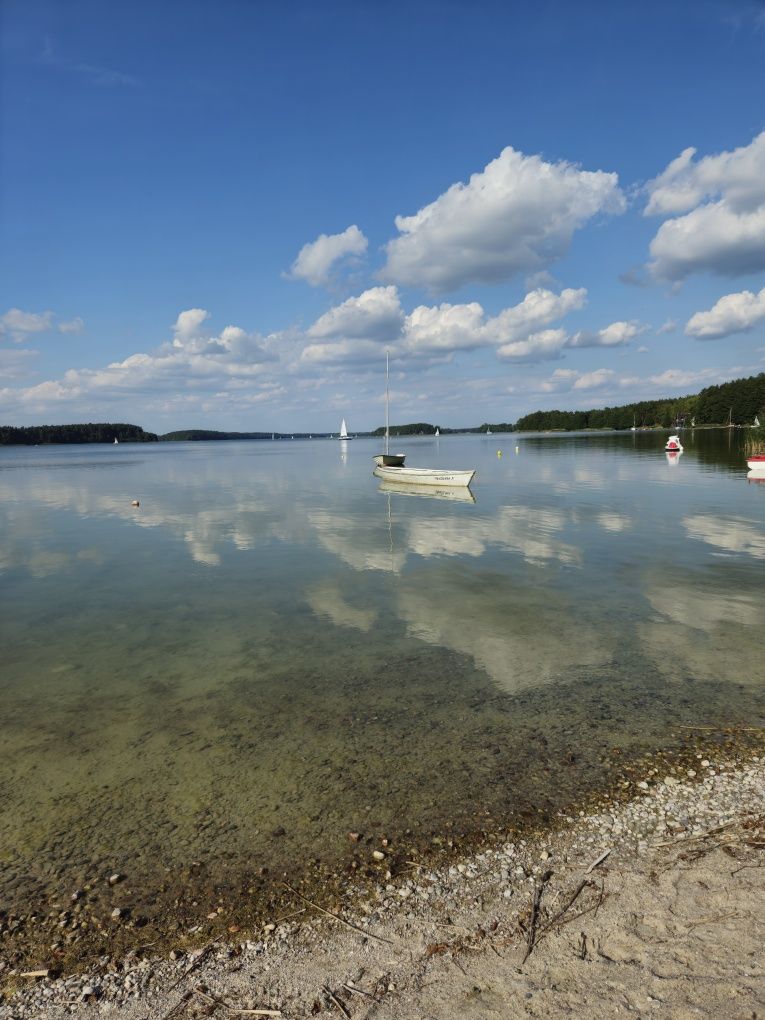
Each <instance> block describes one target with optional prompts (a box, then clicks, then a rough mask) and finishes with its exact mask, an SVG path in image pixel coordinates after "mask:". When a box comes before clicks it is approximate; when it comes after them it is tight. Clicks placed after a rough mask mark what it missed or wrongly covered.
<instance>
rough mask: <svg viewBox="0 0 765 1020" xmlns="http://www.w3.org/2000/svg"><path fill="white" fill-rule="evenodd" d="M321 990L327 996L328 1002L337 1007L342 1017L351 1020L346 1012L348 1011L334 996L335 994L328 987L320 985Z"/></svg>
mask: <svg viewBox="0 0 765 1020" xmlns="http://www.w3.org/2000/svg"><path fill="white" fill-rule="evenodd" d="M322 988H323V990H324V991H325V992H326V994H327V995H328V996H329V998H330V1001H331V1002H333V1003H334V1004H335V1006H337V1008H338V1009H339V1010H340V1012H341V1013H342V1014H343V1016H345V1017H347V1020H351V1014H350V1013H349V1012H348V1009H347V1008H346V1007H345V1006H344V1005H343V1004H342V1002H341V1001H340V1000H339V999H338V997H337V996H336V995H335V993H334V992H333V991H332V989H331V988H330V987H329V985H322Z"/></svg>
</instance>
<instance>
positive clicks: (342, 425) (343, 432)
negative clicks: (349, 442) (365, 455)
mask: <svg viewBox="0 0 765 1020" xmlns="http://www.w3.org/2000/svg"><path fill="white" fill-rule="evenodd" d="M337 438H338V439H342V440H346V439H353V436H349V435H348V429H347V428H346V427H345V418H343V420H342V421H341V422H340V435H339V436H338V437H337Z"/></svg>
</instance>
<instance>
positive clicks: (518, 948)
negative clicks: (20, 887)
mask: <svg viewBox="0 0 765 1020" xmlns="http://www.w3.org/2000/svg"><path fill="white" fill-rule="evenodd" d="M706 755H707V756H705V754H704V752H701V751H700V752H698V754H697V755H696V757H695V760H691V761H690V764H689V761H688V759H686V760H684V761H683V762H682V763H680V762H677V763H676V764H675V765H669V766H668V765H667V764H666V763H665V762H663V761H662V762H661V764H660V766H659V768H645V770H644V775H643V778H642V779H640V778H637V777H636V778H635V780H634V782H632V783H631V784H630V787H629V790H628V791H627V792H626V794H624V795H619V796H615V797H614V798H612V799H603V800H602V801H601V802H600V803H599V804H595V805H593V806H592V807H591V808H590V809H589V810H587V811H582V812H581V813H579V814H577V815H575V816H567V817H561V818H560V820H559V821H560V825H559V826H558V827H557V828H556V829H555V831H551V832H547V833H542V834H539V835H537V836H536V837H534V838H528V839H525V840H517V841H516V842H513V843H503V844H501V845H496V846H493V847H491V848H485V849H483V850H480V851H479V852H476V853H474V854H473V855H472V856H466V857H464V858H462V859H455V861H454V863H452V864H450V865H448V866H447V867H443V868H440V869H438V870H432V869H431V868H430V867H428V866H427V865H423V864H420V863H418V862H412V864H411V869H410V870H409V871H404V872H402V873H400V874H397V875H396V877H395V878H392V877H390V876H386V873H385V872H384V871H383V872H382V873H381V874H382V879H383V881H382V882H381V884H380V885H379V886H378V887H377V888H373V889H370V888H368V887H367V888H364V889H361V888H356V889H354V888H349V889H348V891H347V895H346V896H345V897H344V898H343V900H342V902H341V901H340V900H338V899H337V898H336V897H334V896H327V897H325V898H324V899H321V900H319V898H318V897H317V898H316V899H310V900H309V899H304V900H301V902H302V903H303V908H302V910H301V912H300V913H298V914H296V915H294V916H292V917H288V918H284V919H281V918H274V919H273V921H272V922H270V923H268V924H266V925H264V926H263V927H262V929H260V930H258V931H255V932H249V933H245V932H241V933H238V932H230V933H228V936H227V937H224V938H217V939H216V940H214V941H209V942H200V944H199V945H197V946H195V947H194V948H193V949H191V948H190V949H188V950H186V951H174V952H172V953H171V954H170V956H169V957H168V956H163V957H152V955H151V951H150V949H147V950H145V951H144V953H143V954H142V955H138V954H135V953H134V954H130V955H129V956H128V957H127V958H123V959H121V960H115V959H111V958H109V957H102V958H101V959H99V960H98V961H94V965H93V966H91V967H89V968H88V969H87V970H86V971H85V972H84V973H80V974H77V975H75V976H70V977H67V976H61V977H58V978H54V977H53V976H52V975H50V974H48V975H46V974H45V973H43V972H44V970H45V968H40V970H41V972H40V973H34V972H31V973H30V972H29V971H26V972H24V976H22V973H20V972H13V971H12V970H11V971H9V970H8V968H5V970H4V972H3V973H2V979H3V987H4V998H3V1000H2V1003H1V1004H0V1017H2V1018H3V1020H30V1018H33V1017H40V1016H45V1017H50V1018H51V1020H55V1018H59V1017H62V1018H63V1017H69V1016H73V1015H82V1016H91V1017H99V1018H111V1017H117V1016H119V1017H124V1018H125V1020H139V1018H140V1020H178V1018H194V1017H201V1016H213V1015H214V1016H216V1017H247V1016H250V1017H253V1016H274V1017H285V1018H297V1017H308V1016H327V1017H330V1016H335V1017H341V1016H345V1017H354V1018H366V1017H369V1018H372V1017H374V1018H379V1020H387V1018H391V1020H392V1018H394V1017H395V1018H402V1017H405V1018H412V1020H414V1018H428V1020H447V1018H452V1017H476V1018H477V1017H488V1016H529V1017H558V1016H561V1017H564V1016H569V1015H580V1016H588V1017H612V1016H618V1015H622V1014H624V1015H635V1016H653V1015H657V1016H667V1017H673V1018H674V1017H678V1018H680V1017H689V1018H690V1017H697V1016H715V1017H732V1018H733V1017H736V1018H742V1020H743V1018H751V1017H756V1016H759V1015H762V1011H763V1005H764V1004H765V968H764V967H763V957H762V951H761V950H762V945H763V937H764V936H765V920H764V919H765V882H764V881H763V870H762V867H761V865H762V850H763V849H765V757H757V756H752V755H751V754H750V755H749V756H748V758H747V759H746V760H743V759H736V758H734V757H731V756H726V757H723V755H722V754H720V755H719V756H717V757H713V756H711V755H710V752H706ZM657 764H659V762H658V761H657ZM372 852H373V854H374V856H375V859H377V860H379V861H380V862H381V863H383V865H384V862H385V858H386V855H387V854H388V853H389V848H387V847H385V846H380V847H379V848H376V849H375V850H374V851H372ZM297 895H298V897H300V895H301V894H300V890H297ZM314 895H315V894H314ZM245 935H246V937H244V936H245Z"/></svg>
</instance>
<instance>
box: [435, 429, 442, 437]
mask: <svg viewBox="0 0 765 1020" xmlns="http://www.w3.org/2000/svg"><path fill="white" fill-rule="evenodd" d="M440 435H441V433H440V432H439V431H438V429H436V437H438V436H440Z"/></svg>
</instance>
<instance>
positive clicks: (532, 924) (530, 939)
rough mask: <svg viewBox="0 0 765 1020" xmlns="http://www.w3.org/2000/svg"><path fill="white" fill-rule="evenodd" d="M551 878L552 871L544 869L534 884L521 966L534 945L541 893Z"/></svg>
mask: <svg viewBox="0 0 765 1020" xmlns="http://www.w3.org/2000/svg"><path fill="white" fill-rule="evenodd" d="M551 878H552V872H551V871H546V872H545V873H544V875H542V878H541V880H540V882H539V884H538V885H535V886H534V895H533V896H532V898H531V919H530V920H529V933H528V936H527V939H526V953H525V955H524V957H523V959H522V960H521V966H523V964H524V963H525V962H526V961H527V960H528V958H529V957H530V956H531V953H532V952H533V949H534V946H535V945H536V936H537V925H538V924H539V907H540V904H541V903H542V893H543V892H544V891H545V886H546V885H547V883H548V881H549V880H550V879H551Z"/></svg>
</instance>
